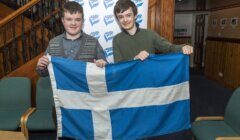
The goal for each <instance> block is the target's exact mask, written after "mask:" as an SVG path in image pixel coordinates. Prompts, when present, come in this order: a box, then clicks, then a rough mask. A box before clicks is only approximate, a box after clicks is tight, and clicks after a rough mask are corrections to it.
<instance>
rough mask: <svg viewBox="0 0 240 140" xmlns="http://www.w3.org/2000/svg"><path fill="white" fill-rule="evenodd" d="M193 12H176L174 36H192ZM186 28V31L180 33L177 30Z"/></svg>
mask: <svg viewBox="0 0 240 140" xmlns="http://www.w3.org/2000/svg"><path fill="white" fill-rule="evenodd" d="M192 20H193V14H175V27H174V29H175V31H176V32H174V36H175V37H176V36H192ZM180 29H185V30H186V32H185V33H182V34H181V33H178V32H177V30H180Z"/></svg>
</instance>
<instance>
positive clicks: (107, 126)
mask: <svg viewBox="0 0 240 140" xmlns="http://www.w3.org/2000/svg"><path fill="white" fill-rule="evenodd" d="M86 77H87V82H88V88H89V91H90V94H91V95H93V96H94V97H102V96H103V97H105V96H106V95H107V86H106V79H105V67H104V68H99V67H97V66H96V64H94V63H87V68H86ZM93 96H91V97H93ZM92 118H93V129H94V139H95V140H106V139H112V127H111V118H110V113H109V110H108V109H107V106H104V104H101V105H98V106H97V107H95V109H94V110H92Z"/></svg>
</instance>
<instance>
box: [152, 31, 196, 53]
mask: <svg viewBox="0 0 240 140" xmlns="http://www.w3.org/2000/svg"><path fill="white" fill-rule="evenodd" d="M153 38H154V42H155V46H156V48H157V50H159V51H161V52H163V53H170V52H180V51H182V53H183V54H192V53H193V47H192V46H190V45H174V44H172V43H170V42H168V41H167V40H166V39H165V38H163V37H160V36H159V35H158V34H157V33H155V35H154V37H153Z"/></svg>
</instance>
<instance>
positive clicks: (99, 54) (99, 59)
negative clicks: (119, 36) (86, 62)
mask: <svg viewBox="0 0 240 140" xmlns="http://www.w3.org/2000/svg"><path fill="white" fill-rule="evenodd" d="M96 45H97V46H96V49H97V50H96V60H95V59H94V63H95V64H96V66H98V67H100V68H102V67H104V66H105V65H106V64H107V60H106V57H105V55H104V51H103V49H102V46H101V45H100V44H99V42H97V44H96Z"/></svg>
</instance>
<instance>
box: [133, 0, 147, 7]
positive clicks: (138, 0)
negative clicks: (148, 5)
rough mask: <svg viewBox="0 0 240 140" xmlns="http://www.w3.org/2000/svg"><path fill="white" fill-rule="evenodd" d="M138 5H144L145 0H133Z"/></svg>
mask: <svg viewBox="0 0 240 140" xmlns="http://www.w3.org/2000/svg"><path fill="white" fill-rule="evenodd" d="M132 1H133V2H134V3H135V5H136V6H137V7H141V6H142V5H143V3H144V2H143V0H132Z"/></svg>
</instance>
